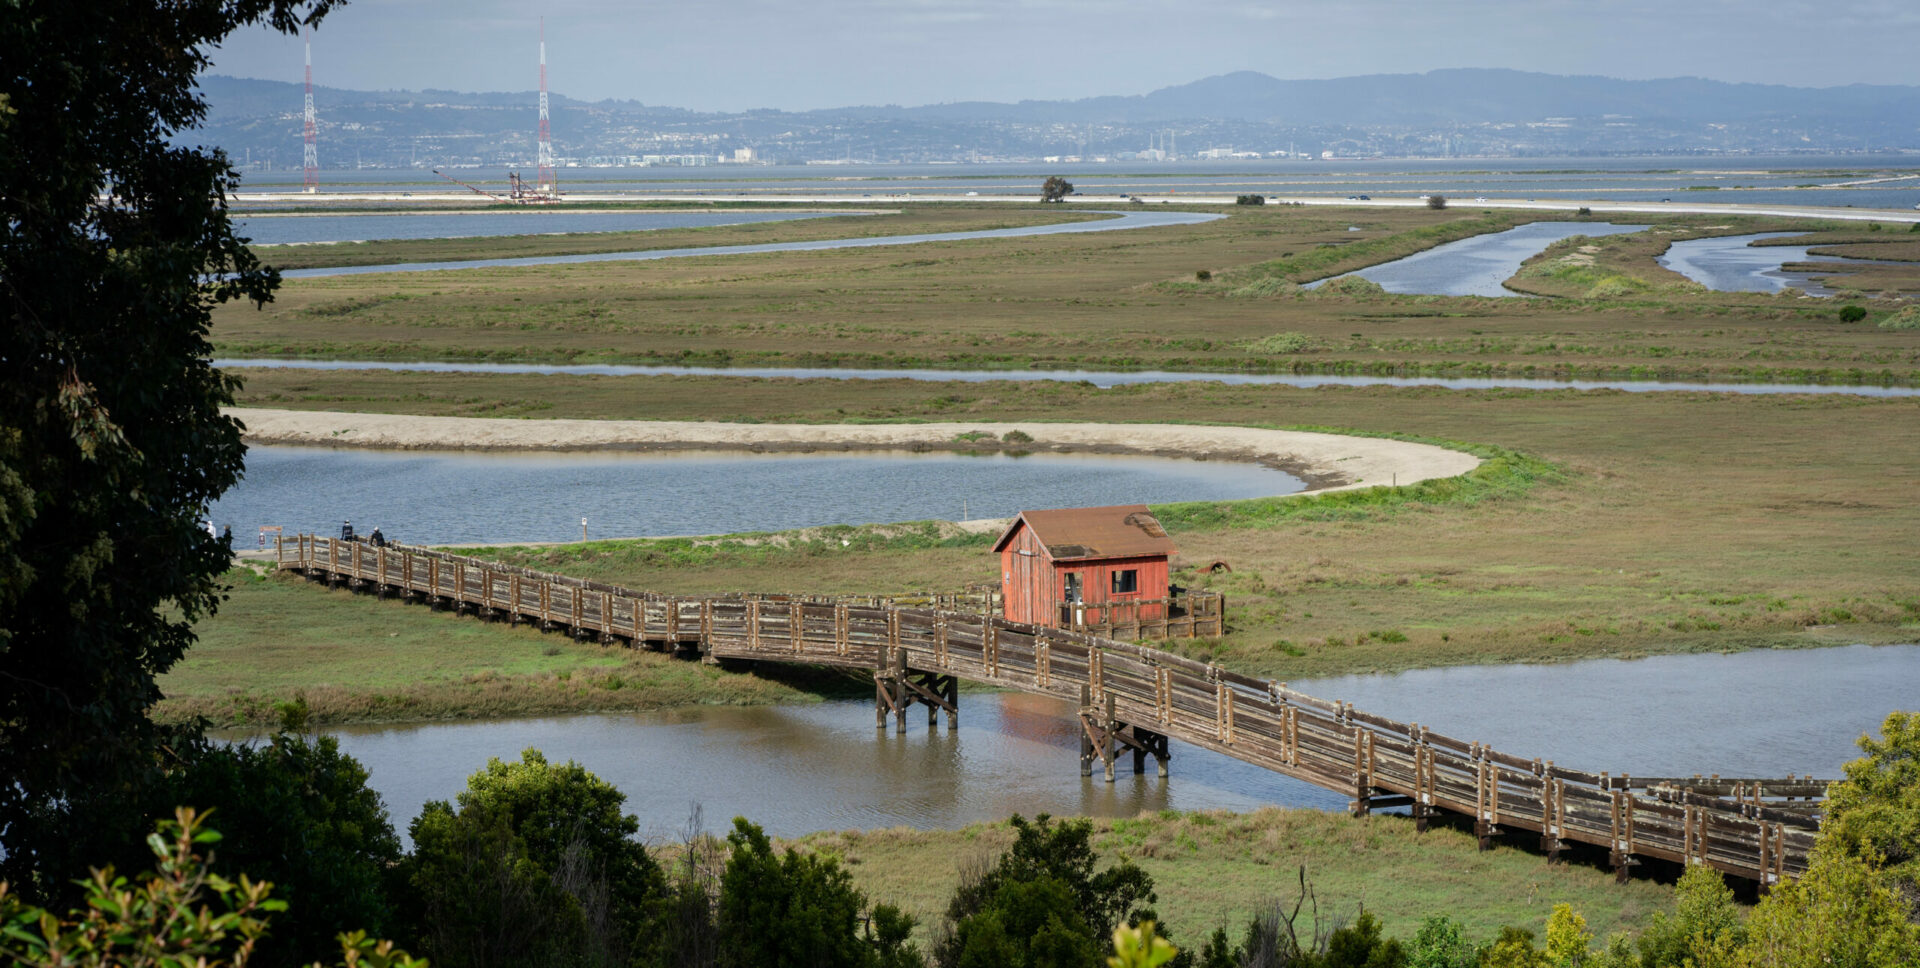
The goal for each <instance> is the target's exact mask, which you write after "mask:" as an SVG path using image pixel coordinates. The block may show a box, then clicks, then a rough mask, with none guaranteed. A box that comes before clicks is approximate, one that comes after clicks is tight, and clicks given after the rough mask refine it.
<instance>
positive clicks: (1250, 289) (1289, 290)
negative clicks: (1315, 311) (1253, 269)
mask: <svg viewBox="0 0 1920 968" xmlns="http://www.w3.org/2000/svg"><path fill="white" fill-rule="evenodd" d="M1299 294H1300V284H1299V283H1296V282H1290V281H1288V280H1286V279H1283V278H1281V277H1279V276H1266V277H1264V278H1261V279H1257V280H1255V281H1253V282H1250V283H1247V284H1246V285H1244V286H1241V287H1240V288H1238V289H1234V290H1232V291H1230V292H1228V293H1227V295H1229V296H1298V295H1299Z"/></svg>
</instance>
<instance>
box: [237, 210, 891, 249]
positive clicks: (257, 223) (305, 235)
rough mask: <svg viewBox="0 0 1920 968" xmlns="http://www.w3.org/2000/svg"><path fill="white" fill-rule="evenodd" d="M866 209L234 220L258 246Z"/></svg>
mask: <svg viewBox="0 0 1920 968" xmlns="http://www.w3.org/2000/svg"><path fill="white" fill-rule="evenodd" d="M835 214H840V215H848V214H851V215H864V214H866V213H864V212H841V213H833V212H724V211H723V212H542V211H539V210H520V211H512V212H487V213H474V214H462V215H451V214H449V215H435V214H431V213H424V214H412V213H410V214H405V215H402V214H398V213H396V214H393V215H253V216H238V217H235V218H234V220H233V223H234V234H236V235H240V236H244V237H246V238H248V239H250V240H252V241H253V242H255V243H256V244H259V245H278V244H281V243H286V242H364V241H370V240H374V239H452V238H470V237H473V236H490V235H554V234H561V233H569V232H645V231H654V230H657V229H694V228H707V227H710V226H715V225H744V224H747V223H749V222H788V221H793V220H795V219H806V218H828V217H831V216H833V215H835Z"/></svg>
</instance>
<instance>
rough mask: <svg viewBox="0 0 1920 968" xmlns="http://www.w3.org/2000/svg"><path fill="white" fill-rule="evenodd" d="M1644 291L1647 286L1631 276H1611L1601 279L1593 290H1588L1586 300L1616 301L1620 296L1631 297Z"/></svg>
mask: <svg viewBox="0 0 1920 968" xmlns="http://www.w3.org/2000/svg"><path fill="white" fill-rule="evenodd" d="M1646 290H1647V284H1646V283H1644V282H1642V281H1640V280H1638V279H1635V278H1633V277H1632V276H1623V275H1611V276H1607V277H1606V278H1604V279H1601V280H1600V281H1599V282H1597V283H1595V284H1594V285H1593V288H1591V289H1588V290H1587V298H1588V299H1617V298H1619V297H1621V296H1631V295H1633V294H1634V293H1637V292H1645V291H1646Z"/></svg>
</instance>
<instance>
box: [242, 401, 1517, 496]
mask: <svg viewBox="0 0 1920 968" xmlns="http://www.w3.org/2000/svg"><path fill="white" fill-rule="evenodd" d="M228 412H229V413H231V414H232V415H233V416H234V417H236V418H238V419H239V420H240V421H241V423H243V424H244V425H245V426H246V439H247V441H248V442H250V443H258V444H298V445H303V446H322V447H354V448H382V449H391V450H459V451H583V450H618V451H694V450H703V451H746V452H750V453H775V452H790V453H817V452H858V451H880V450H891V451H922V452H924V451H934V450H943V451H968V450H974V451H977V450H1023V451H1032V452H1042V451H1044V452H1050V453H1092V454H1141V455H1149V456H1166V457H1185V458H1190V459H1195V460H1233V461H1250V462H1258V463H1262V464H1266V465H1268V466H1272V467H1276V468H1278V469H1280V470H1284V471H1286V472H1288V473H1290V474H1293V475H1295V476H1297V477H1299V478H1301V479H1302V480H1304V481H1306V483H1307V489H1308V490H1309V491H1330V490H1341V489H1345V488H1354V487H1372V486H1376V485H1381V484H1414V483H1418V482H1420V481H1424V480H1430V479H1433V478H1442V477H1456V476H1458V475H1461V474H1465V473H1467V472H1468V471H1470V470H1473V469H1474V468H1475V467H1478V466H1479V464H1480V459H1479V458H1477V457H1474V456H1473V455H1471V454H1464V453H1461V452H1459V451H1454V450H1448V449H1446V448H1444V447H1436V446H1434V445H1431V444H1419V443H1410V442H1407V441H1400V440H1386V439H1381V438H1375V437H1349V436H1344V435H1340V434H1322V433H1310V432H1306V431H1294V430H1263V429H1258V428H1252V427H1220V426H1184V425H1175V424H1093V423H1058V424H1055V423H1020V424H1000V423H922V424H735V423H716V422H709V421H648V420H504V419H488V418H482V417H427V416H414V415H408V414H378V413H334V412H324V411H309V410H267V409H245V408H235V409H232V410H229V411H228ZM1015 431H1018V432H1019V434H1024V435H1027V436H1029V437H1031V438H1032V439H1031V440H1021V439H1020V437H1019V436H1017V435H1016V436H1015V438H1014V441H1012V442H1009V441H1006V440H1005V438H1006V436H1007V435H1008V434H1010V433H1014V432H1015ZM969 438H972V439H969ZM989 438H990V439H989Z"/></svg>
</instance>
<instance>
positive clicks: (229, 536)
mask: <svg viewBox="0 0 1920 968" xmlns="http://www.w3.org/2000/svg"><path fill="white" fill-rule="evenodd" d="M220 540H221V541H224V542H226V545H227V550H229V551H231V550H233V525H231V524H229V525H227V526H226V527H224V528H221V529H220Z"/></svg>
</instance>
